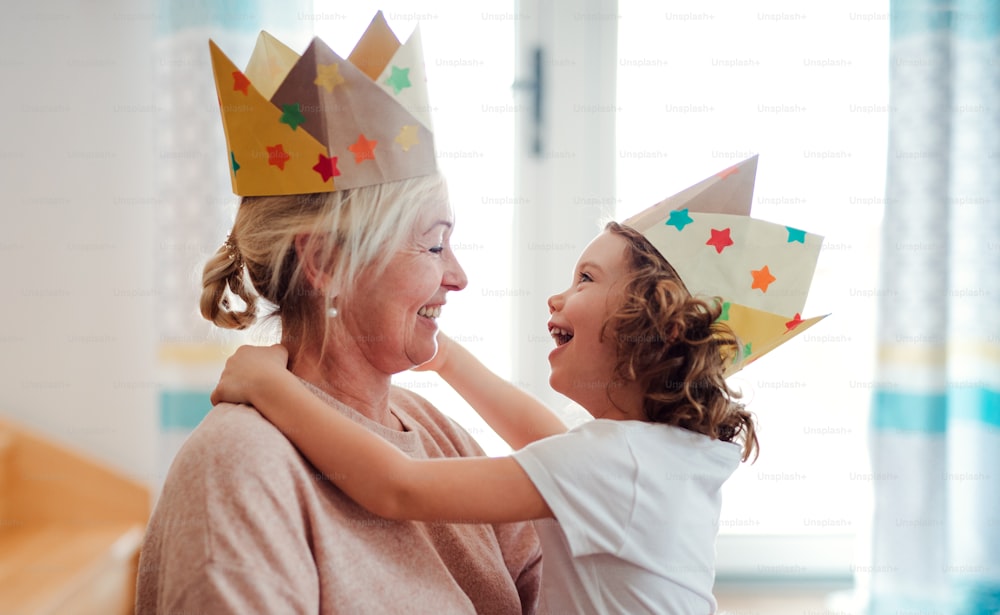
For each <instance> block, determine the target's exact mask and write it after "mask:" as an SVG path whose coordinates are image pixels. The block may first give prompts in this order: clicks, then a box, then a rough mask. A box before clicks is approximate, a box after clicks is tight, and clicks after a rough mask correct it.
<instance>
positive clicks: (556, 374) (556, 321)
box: [548, 231, 628, 418]
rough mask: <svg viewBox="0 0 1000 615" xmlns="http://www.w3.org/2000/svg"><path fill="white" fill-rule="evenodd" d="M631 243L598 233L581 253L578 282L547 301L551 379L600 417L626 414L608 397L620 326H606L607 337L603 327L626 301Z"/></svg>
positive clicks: (559, 389) (617, 237) (607, 233)
mask: <svg viewBox="0 0 1000 615" xmlns="http://www.w3.org/2000/svg"><path fill="white" fill-rule="evenodd" d="M626 248H627V244H626V241H625V239H624V238H622V237H620V236H618V235H615V234H613V233H610V232H608V231H604V232H603V233H601V234H600V235H598V236H597V237H596V238H595V239H594V240H593V241H591V242H590V244H589V245H588V246H587V247H586V248H585V249H584V251H583V254H581V255H580V259H579V261H578V262H577V265H576V268H575V270H574V272H573V284H572V285H571V286H570V287H569V288H568V289H566V290H565V291H563V292H561V293H559V294H558V295H553V296H552V297H550V298H549V301H548V304H549V313H550V314H551V318H550V319H549V333H550V334H551V335H552V337H553V339H555V341H556V348H555V349H554V350H553V351H552V352H551V353H549V364H550V365H551V367H552V374H551V375H550V376H549V384H551V385H552V388H553V389H555V390H556V391H558V392H560V393H562V394H563V395H565V396H567V397H569V398H570V399H572V400H573V401H575V402H577V403H578V404H580V405H581V406H583V407H584V408H586V409H587V411H588V412H590V414H592V415H593V416H594V417H596V418H625V417H624V413H623V412H622V409H621V408H618V407H616V406H615V405H614V404H612V403H611V402H610V400H609V399H608V391H609V389H608V384H609V383H610V382H611V381H612V380H613V376H614V369H615V363H616V362H617V355H616V347H615V344H614V340H613V337H612V336H614V335H615V332H614V331H610V330H608V331H604V335H603V337H602V335H601V329H602V328H603V327H604V322H605V321H606V320H607V318H608V316H610V315H611V313H612V312H613V311H614V310H615V309H616V308H618V306H619V305H621V302H622V297H623V294H622V290H623V288H622V283H621V281H622V280H623V279H624V278H625V275H626V273H628V263H626V261H625V254H626ZM626 386H628V385H626ZM616 400H617V395H616Z"/></svg>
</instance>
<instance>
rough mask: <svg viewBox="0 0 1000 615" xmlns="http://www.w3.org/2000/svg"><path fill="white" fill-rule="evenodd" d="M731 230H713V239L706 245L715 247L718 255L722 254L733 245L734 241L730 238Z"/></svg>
mask: <svg viewBox="0 0 1000 615" xmlns="http://www.w3.org/2000/svg"><path fill="white" fill-rule="evenodd" d="M730 230H731V229H728V228H724V229H722V230H721V231H718V230H716V229H712V238H711V239H709V240H708V241H706V242H705V245H706V246H712V247H714V248H715V252H716V253H717V254H722V251H723V250H725V249H726V248H727V247H728V246H731V245H733V239H732V237H730V236H729V232H730Z"/></svg>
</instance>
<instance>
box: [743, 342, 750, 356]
mask: <svg viewBox="0 0 1000 615" xmlns="http://www.w3.org/2000/svg"><path fill="white" fill-rule="evenodd" d="M750 346H751V344H749V343H748V344H746V345H745V346H743V358H744V359H745V358H747V357H749V356H750V352H751V350H750Z"/></svg>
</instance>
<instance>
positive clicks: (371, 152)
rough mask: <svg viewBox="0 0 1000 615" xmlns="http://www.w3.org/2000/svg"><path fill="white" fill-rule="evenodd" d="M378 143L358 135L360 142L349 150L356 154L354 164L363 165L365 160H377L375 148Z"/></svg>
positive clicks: (355, 143) (356, 142)
mask: <svg viewBox="0 0 1000 615" xmlns="http://www.w3.org/2000/svg"><path fill="white" fill-rule="evenodd" d="M377 144H378V141H369V140H368V139H366V138H365V135H358V140H357V141H355V142H354V144H352V145H351V146H350V147H348V148H347V149H349V150H351V153H353V154H354V162H356V163H361V162H362V161H364V160H375V146H376V145H377Z"/></svg>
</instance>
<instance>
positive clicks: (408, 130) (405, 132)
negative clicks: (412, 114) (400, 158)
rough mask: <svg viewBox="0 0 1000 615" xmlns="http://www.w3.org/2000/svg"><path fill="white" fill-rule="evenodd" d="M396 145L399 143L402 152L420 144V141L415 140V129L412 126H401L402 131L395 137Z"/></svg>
mask: <svg viewBox="0 0 1000 615" xmlns="http://www.w3.org/2000/svg"><path fill="white" fill-rule="evenodd" d="M396 143H399V145H400V147H402V148H403V151H404V152H408V151H410V148H411V147H413V146H414V145H416V144H417V143H420V140H419V139H417V127H416V126H412V125H406V126H403V129H402V130H400V131H399V134H398V135H396Z"/></svg>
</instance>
